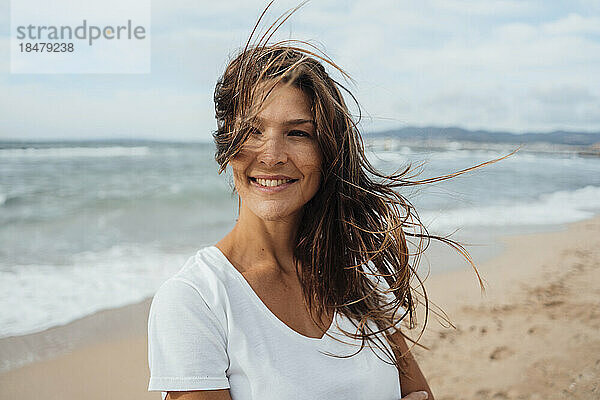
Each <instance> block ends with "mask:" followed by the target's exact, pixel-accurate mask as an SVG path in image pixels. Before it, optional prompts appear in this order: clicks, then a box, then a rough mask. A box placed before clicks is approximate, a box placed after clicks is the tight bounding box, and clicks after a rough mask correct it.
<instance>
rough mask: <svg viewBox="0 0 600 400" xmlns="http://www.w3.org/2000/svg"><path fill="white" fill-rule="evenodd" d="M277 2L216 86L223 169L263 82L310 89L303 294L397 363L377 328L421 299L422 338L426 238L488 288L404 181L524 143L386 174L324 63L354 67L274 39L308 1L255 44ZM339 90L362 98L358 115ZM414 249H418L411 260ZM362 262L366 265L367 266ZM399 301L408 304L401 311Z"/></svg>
mask: <svg viewBox="0 0 600 400" xmlns="http://www.w3.org/2000/svg"><path fill="white" fill-rule="evenodd" d="M271 4H272V1H271V3H269V5H267V7H266V8H265V10H264V11H263V13H262V14H261V16H260V18H259V19H258V21H257V23H256V25H255V27H254V30H253V31H252V34H251V35H250V37H249V39H248V42H247V43H246V46H245V47H244V48H243V50H241V51H240V52H239V54H238V55H237V56H236V57H235V58H233V59H232V60H231V61H230V62H229V64H228V65H227V67H226V69H225V72H224V73H223V75H222V77H220V79H219V80H218V82H217V85H216V88H215V93H214V101H215V111H216V119H217V127H218V129H217V130H216V131H215V132H214V134H213V137H214V140H215V144H216V153H215V159H216V161H217V162H218V164H219V166H220V169H219V173H221V172H223V170H225V168H226V166H227V164H228V163H229V161H230V160H231V159H232V158H233V157H235V155H236V154H237V153H238V152H239V151H240V150H241V148H242V146H243V145H244V143H245V141H246V140H247V138H248V137H249V135H250V133H251V130H252V128H251V121H252V120H253V118H254V117H255V116H256V113H257V109H259V108H260V104H255V103H256V101H254V100H253V99H255V94H256V93H255V91H256V90H257V86H258V84H259V83H262V82H266V81H271V80H273V81H275V83H277V82H280V81H281V82H284V83H286V84H293V85H295V86H296V87H298V88H300V89H302V90H303V91H304V93H306V95H307V96H308V98H309V99H310V101H311V110H312V113H313V116H314V120H315V122H316V140H317V142H318V146H319V149H320V151H321V154H322V160H323V161H322V166H321V173H322V181H321V187H320V188H319V190H318V192H317V193H316V195H315V196H314V197H313V198H312V199H311V200H310V201H308V203H306V204H305V206H304V212H303V216H302V219H301V222H300V226H299V229H298V232H297V235H296V239H295V240H296V242H295V250H294V256H295V259H296V271H297V274H298V278H299V280H300V283H301V285H302V288H303V292H304V297H305V299H306V301H307V304H308V306H309V309H310V310H311V312H313V311H314V312H315V314H316V315H317V316H318V318H315V316H314V315H311V318H313V320H314V321H315V323H317V321H318V320H320V317H321V316H322V315H323V313H324V312H325V311H326V309H335V310H337V312H338V313H342V314H344V315H345V316H346V317H348V318H349V319H350V320H351V321H353V323H355V326H356V328H357V330H356V332H355V333H352V332H347V331H344V334H345V335H347V336H348V337H351V338H358V339H362V345H361V347H360V349H359V350H358V351H357V353H358V352H359V351H360V350H362V348H363V347H364V346H365V343H366V342H372V343H373V344H375V346H377V347H378V348H379V349H381V350H382V351H384V352H385V353H386V354H388V355H389V356H390V357H391V359H392V360H393V362H394V363H395V365H396V366H397V367H398V368H399V369H401V368H402V367H401V366H402V364H401V363H400V360H398V359H397V357H395V354H393V353H392V354H390V353H389V352H388V351H387V350H386V349H385V346H384V348H382V347H381V346H380V345H379V344H378V343H381V342H380V336H381V335H379V334H380V333H381V332H384V331H385V332H386V333H387V332H389V330H392V331H393V330H394V328H399V325H400V322H401V321H406V320H408V321H407V322H408V328H409V329H414V328H415V327H416V325H417V318H416V309H417V305H418V304H419V303H420V304H422V305H423V306H424V308H425V316H424V323H423V328H422V329H421V331H420V333H419V337H418V338H417V339H416V340H412V339H410V338H408V337H406V336H404V337H405V338H407V339H408V340H409V341H411V342H413V343H415V344H417V342H418V340H419V339H420V337H421V335H422V334H423V332H424V330H425V326H426V324H427V318H428V315H429V311H430V309H431V305H430V304H429V301H428V298H427V294H426V291H425V287H424V285H423V281H422V280H421V279H420V278H419V276H418V274H417V271H416V270H417V265H418V264H419V259H420V254H421V253H422V252H423V251H424V249H426V248H427V246H428V245H429V240H431V239H435V240H439V241H442V242H444V243H446V244H448V245H450V246H452V247H453V248H454V249H455V250H457V251H458V252H459V253H460V254H462V255H463V256H464V257H465V258H466V260H467V261H468V262H469V263H470V264H471V265H472V267H473V269H474V271H475V273H476V275H477V278H478V281H479V284H480V287H481V290H482V291H484V290H485V287H484V285H483V281H482V279H481V277H480V276H479V273H478V271H477V268H476V266H475V264H474V263H473V260H472V259H471V256H470V255H469V253H468V252H467V250H466V249H465V248H464V247H463V246H462V245H461V244H460V243H458V242H455V241H453V240H451V239H449V238H448V237H440V236H435V235H431V234H429V233H428V232H427V228H426V227H425V226H424V225H423V224H422V223H421V221H420V219H419V216H418V213H417V211H416V210H415V208H414V207H413V206H412V204H411V203H410V202H409V201H408V200H407V199H406V198H405V197H404V196H403V195H402V194H401V193H402V188H404V187H408V186H414V185H422V184H426V183H433V182H437V181H442V180H445V179H449V178H452V177H454V176H457V175H460V174H463V173H465V172H467V171H470V170H473V169H475V168H478V167H481V166H483V165H486V164H490V163H494V162H497V161H499V160H502V159H504V158H506V157H508V156H510V155H511V154H513V153H514V152H515V151H517V150H518V149H517V150H514V151H513V152H511V153H510V154H508V155H506V156H504V157H502V158H498V159H496V160H492V161H488V162H484V163H482V164H478V165H476V166H473V167H470V168H467V169H464V170H461V171H458V172H454V173H451V174H448V175H444V176H439V177H435V178H429V179H423V180H411V178H414V177H415V176H416V175H410V176H409V173H410V172H412V171H413V169H414V168H412V165H411V164H410V163H409V165H408V166H406V167H404V168H403V169H402V168H401V170H400V169H399V170H397V171H396V172H395V173H394V174H391V175H386V174H383V173H382V172H380V171H378V170H377V169H376V168H374V167H373V166H372V165H371V163H370V162H369V161H368V159H367V157H366V156H365V153H364V144H363V142H362V138H361V135H360V132H359V129H358V128H357V123H358V121H359V120H360V107H359V106H358V102H357V101H356V99H355V98H354V96H353V95H352V93H351V92H350V91H349V90H347V89H346V88H345V87H344V86H343V85H341V84H340V83H338V82H336V81H335V80H333V79H332V78H331V77H330V75H329V74H328V73H327V72H326V70H325V68H324V66H323V64H322V63H321V62H324V63H326V64H327V65H329V66H331V67H333V68H334V69H335V70H337V71H338V72H340V73H341V74H342V76H344V77H346V78H348V79H351V78H350V77H349V76H348V74H346V73H345V72H344V71H343V70H342V69H341V68H340V67H338V66H337V65H336V64H335V63H334V62H333V61H331V60H330V59H329V58H328V57H327V56H326V55H325V54H324V53H323V52H321V51H320V50H318V49H317V48H316V47H315V46H313V45H312V44H310V43H308V42H304V41H297V40H284V41H280V42H276V43H274V44H268V41H269V40H270V38H271V37H272V35H273V33H274V32H275V31H276V30H277V28H278V27H279V26H280V25H281V24H282V23H283V22H285V20H287V18H289V16H290V15H291V14H292V13H294V12H295V11H296V10H297V9H298V8H299V7H301V6H302V5H303V4H304V3H302V4H300V5H299V6H297V7H296V8H294V9H292V10H289V11H288V12H286V13H284V14H283V15H282V16H280V17H279V18H278V19H277V20H276V21H275V23H273V24H272V25H271V26H270V27H269V28H268V29H267V31H266V32H265V33H264V34H263V35H262V36H260V38H259V39H258V43H254V44H251V40H252V38H253V35H254V33H255V31H256V29H257V27H258V26H259V23H260V21H261V19H262V18H263V16H264V14H265V12H266V11H267V9H268V8H269V7H270V5H271ZM319 60H320V61H321V62H320V61H319ZM273 86H274V85H273ZM341 90H344V91H346V93H348V94H349V96H350V97H351V98H352V99H353V100H354V101H355V102H356V105H357V106H358V109H359V117H358V120H357V121H356V122H355V121H354V119H353V117H352V115H351V114H350V112H349V110H348V107H347V106H346V103H345V102H344V98H343V96H342V92H341ZM263 100H264V99H263ZM407 237H413V238H418V240H419V242H418V245H417V252H416V253H415V254H409V249H408V242H407ZM425 241H426V243H425V245H424V242H425ZM410 256H413V257H415V259H414V263H413V264H412V265H411V263H410ZM299 266H302V268H299ZM366 266H368V267H369V268H361V267H366ZM369 270H370V271H372V273H371V272H369ZM369 274H371V275H378V276H381V277H383V278H384V279H385V281H386V283H387V285H386V286H389V289H387V290H386V289H385V288H384V287H378V286H377V285H375V284H374V282H373V280H372V277H369V276H368V275H369ZM413 277H414V278H415V279H417V281H418V286H417V287H414V288H413V287H411V281H412V280H413ZM418 287H420V288H422V293H420V292H419V290H418ZM389 293H393V296H390V295H389ZM386 295H387V296H386ZM400 308H403V309H404V312H399V310H400ZM441 313H442V314H443V311H442V312H441ZM436 314H437V313H436ZM438 315H439V314H438ZM445 319H446V321H448V319H447V318H445ZM356 321H357V323H356ZM368 321H373V322H374V323H375V324H376V326H377V329H375V330H373V329H372V328H371V327H370V326H369V324H367V322H368ZM448 322H449V321H448ZM317 324H318V323H317ZM450 324H451V323H450ZM401 334H402V335H404V333H401ZM384 337H386V340H387V341H388V343H389V344H390V345H391V346H392V349H396V347H395V345H394V343H392V342H391V341H389V339H388V338H387V335H384ZM422 347H424V346H422ZM355 354H356V353H355ZM402 356H403V355H402Z"/></svg>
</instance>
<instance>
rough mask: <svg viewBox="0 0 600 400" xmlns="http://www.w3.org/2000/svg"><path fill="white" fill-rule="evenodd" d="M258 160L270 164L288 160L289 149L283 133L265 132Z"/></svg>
mask: <svg viewBox="0 0 600 400" xmlns="http://www.w3.org/2000/svg"><path fill="white" fill-rule="evenodd" d="M257 160H258V161H259V162H262V163H265V164H266V165H268V166H273V165H276V164H279V163H286V162H287V149H286V144H285V140H284V138H283V137H282V135H269V134H267V133H264V134H263V143H262V144H261V146H260V148H259V149H258V155H257Z"/></svg>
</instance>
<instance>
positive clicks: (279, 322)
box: [207, 245, 337, 343]
mask: <svg viewBox="0 0 600 400" xmlns="http://www.w3.org/2000/svg"><path fill="white" fill-rule="evenodd" d="M207 249H209V250H210V251H212V252H213V253H214V254H215V256H216V257H218V258H219V259H220V260H222V261H223V264H225V265H226V266H227V269H228V270H229V272H230V273H231V274H232V275H233V276H234V277H235V278H236V279H237V280H238V281H239V282H240V283H241V285H242V287H244V289H245V290H246V292H247V293H248V295H249V297H250V298H251V299H252V300H253V301H254V303H255V304H256V305H257V306H258V307H259V308H260V309H262V310H263V312H264V313H265V315H267V317H268V318H270V319H271V320H272V321H273V322H274V323H275V325H277V326H279V327H280V328H282V330H283V331H285V332H287V334H288V335H291V336H295V337H298V338H300V339H303V340H306V341H310V342H317V343H321V342H324V341H325V340H326V339H327V338H328V334H331V331H332V330H333V328H334V326H335V321H336V318H337V311H335V310H334V313H333V318H332V320H331V325H330V326H329V328H328V329H327V331H325V333H324V334H323V336H322V337H320V338H316V337H310V336H306V335H303V334H301V333H300V332H297V331H296V330H294V329H292V328H290V327H289V326H288V325H287V324H286V323H285V322H283V321H282V320H281V319H279V317H277V315H275V314H274V313H273V311H271V310H270V309H269V307H267V305H266V304H265V303H264V302H263V301H262V300H261V298H260V297H259V296H258V294H256V292H255V291H254V289H252V286H250V283H248V281H247V280H246V278H244V276H243V275H242V273H241V272H240V271H238V270H237V268H235V266H234V265H233V264H232V263H231V261H229V259H228V258H227V257H226V256H225V254H223V252H222V251H221V249H219V248H218V247H217V246H214V245H213V246H208V247H207Z"/></svg>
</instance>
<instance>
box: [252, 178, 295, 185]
mask: <svg viewBox="0 0 600 400" xmlns="http://www.w3.org/2000/svg"><path fill="white" fill-rule="evenodd" d="M289 181H291V179H258V178H257V179H256V182H257V183H258V184H259V185H261V186H279V185H283V184H284V183H287V182H289Z"/></svg>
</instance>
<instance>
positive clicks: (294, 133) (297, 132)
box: [290, 131, 310, 137]
mask: <svg viewBox="0 0 600 400" xmlns="http://www.w3.org/2000/svg"><path fill="white" fill-rule="evenodd" d="M290 135H292V136H307V137H308V136H310V135H309V134H308V133H307V132H304V131H290Z"/></svg>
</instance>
